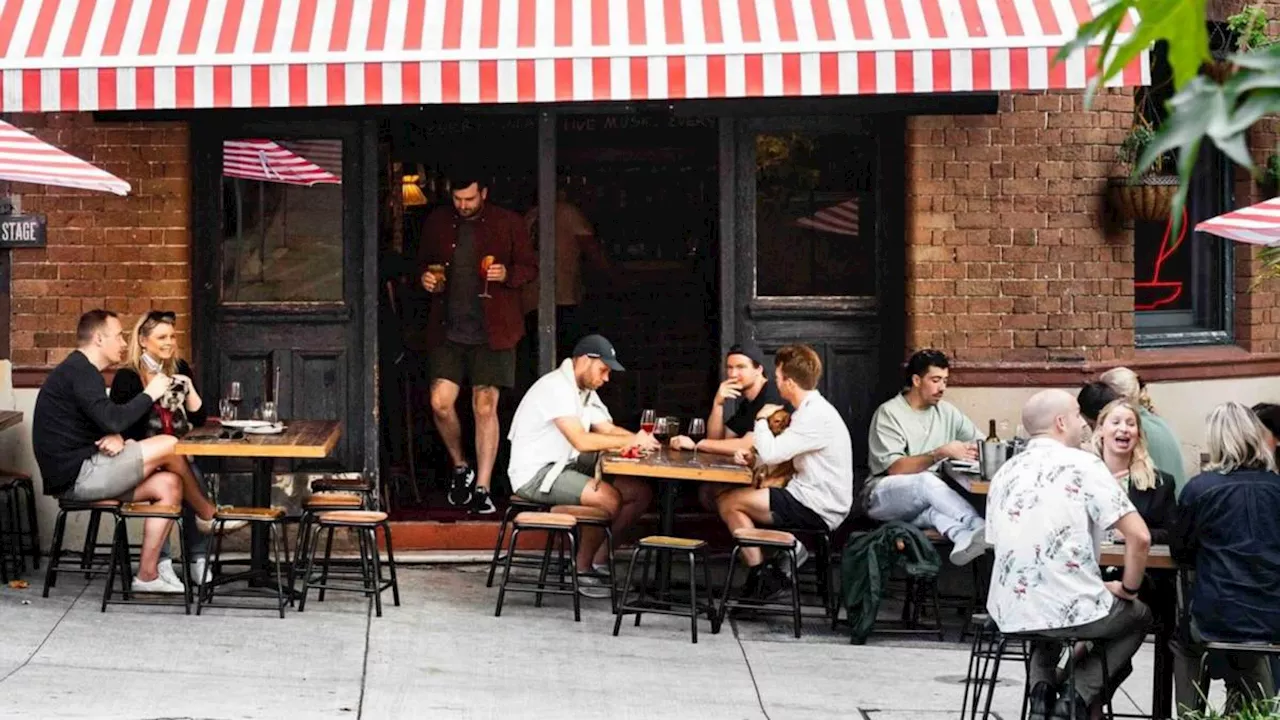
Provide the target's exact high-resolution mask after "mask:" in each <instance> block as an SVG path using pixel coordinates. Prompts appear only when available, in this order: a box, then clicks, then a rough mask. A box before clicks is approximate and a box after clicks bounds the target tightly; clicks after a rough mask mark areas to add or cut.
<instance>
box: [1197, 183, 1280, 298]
mask: <svg viewBox="0 0 1280 720" xmlns="http://www.w3.org/2000/svg"><path fill="white" fill-rule="evenodd" d="M1196 232H1204V233H1209V234H1211V235H1217V236H1218V237H1223V238H1227V239H1228V240H1235V241H1236V242H1242V243H1248V244H1250V245H1262V246H1263V248H1264V249H1263V250H1262V252H1260V253H1259V255H1258V259H1259V260H1261V261H1262V275H1261V276H1260V277H1259V278H1258V279H1259V281H1261V280H1265V279H1268V278H1274V277H1280V197H1275V198H1271V199H1270V200H1264V201H1262V202H1260V203H1258V204H1256V205H1250V206H1249V207H1245V208H1240V209H1239V210H1232V211H1231V212H1229V213H1223V214H1222V215H1219V216H1217V217H1214V218H1209V219H1208V220H1205V221H1204V222H1202V223H1200V224H1199V225H1196Z"/></svg>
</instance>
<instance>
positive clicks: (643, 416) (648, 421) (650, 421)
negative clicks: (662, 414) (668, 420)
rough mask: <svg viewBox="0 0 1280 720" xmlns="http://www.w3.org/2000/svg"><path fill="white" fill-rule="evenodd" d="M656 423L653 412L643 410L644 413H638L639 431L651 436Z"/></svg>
mask: <svg viewBox="0 0 1280 720" xmlns="http://www.w3.org/2000/svg"><path fill="white" fill-rule="evenodd" d="M656 421H657V415H656V414H655V413H654V412H653V410H645V411H644V412H642V413H640V429H641V430H643V431H645V432H647V433H649V434H650V435H652V434H653V426H654V425H655V424H656Z"/></svg>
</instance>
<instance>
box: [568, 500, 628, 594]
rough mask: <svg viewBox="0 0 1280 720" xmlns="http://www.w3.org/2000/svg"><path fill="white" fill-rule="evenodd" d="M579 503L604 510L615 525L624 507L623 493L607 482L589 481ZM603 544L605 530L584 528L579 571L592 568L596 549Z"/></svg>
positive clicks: (578, 559) (580, 546) (579, 553)
mask: <svg viewBox="0 0 1280 720" xmlns="http://www.w3.org/2000/svg"><path fill="white" fill-rule="evenodd" d="M578 503H579V504H581V505H586V506H587V507H593V508H600V509H601V510H604V511H605V512H607V513H609V516H610V517H612V518H613V522H614V526H615V527H616V526H617V524H618V517H619V514H620V513H619V511H620V510H621V508H622V495H621V494H620V493H619V492H618V491H617V490H616V489H615V488H614V487H613V486H612V485H610V484H608V483H606V482H590V483H587V487H586V489H585V490H583V491H582V497H581V498H579V499H578ZM603 544H604V533H603V532H601V531H600V530H598V529H596V528H582V540H581V541H580V542H579V543H578V558H577V562H578V572H585V571H587V570H590V569H591V560H592V558H594V557H595V554H596V550H598V549H600V546H601V545H603Z"/></svg>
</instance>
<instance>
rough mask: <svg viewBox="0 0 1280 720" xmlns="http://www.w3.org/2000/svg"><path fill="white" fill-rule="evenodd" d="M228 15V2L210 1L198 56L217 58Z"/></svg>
mask: <svg viewBox="0 0 1280 720" xmlns="http://www.w3.org/2000/svg"><path fill="white" fill-rule="evenodd" d="M98 4H99V5H103V4H104V3H98ZM226 14H227V0H209V5H208V6H207V7H206V8H205V11H204V24H203V25H202V26H201V27H200V41H199V43H197V45H196V53H197V54H198V55H202V56H210V55H213V56H216V53H217V49H218V36H219V35H220V34H221V33H222V23H223V22H224V20H223V18H225V17H226Z"/></svg>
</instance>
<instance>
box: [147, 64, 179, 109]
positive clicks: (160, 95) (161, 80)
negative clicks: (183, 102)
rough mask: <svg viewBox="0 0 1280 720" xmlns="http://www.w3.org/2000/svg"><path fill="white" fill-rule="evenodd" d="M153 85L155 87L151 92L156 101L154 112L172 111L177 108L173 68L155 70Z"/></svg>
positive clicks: (175, 75)
mask: <svg viewBox="0 0 1280 720" xmlns="http://www.w3.org/2000/svg"><path fill="white" fill-rule="evenodd" d="M155 85H156V86H155V88H154V89H153V90H152V92H153V93H154V95H155V99H156V100H155V109H156V110H172V109H174V108H176V107H178V93H177V90H178V81H177V72H176V71H175V70H174V69H173V68H171V67H162V68H156V71H155Z"/></svg>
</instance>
